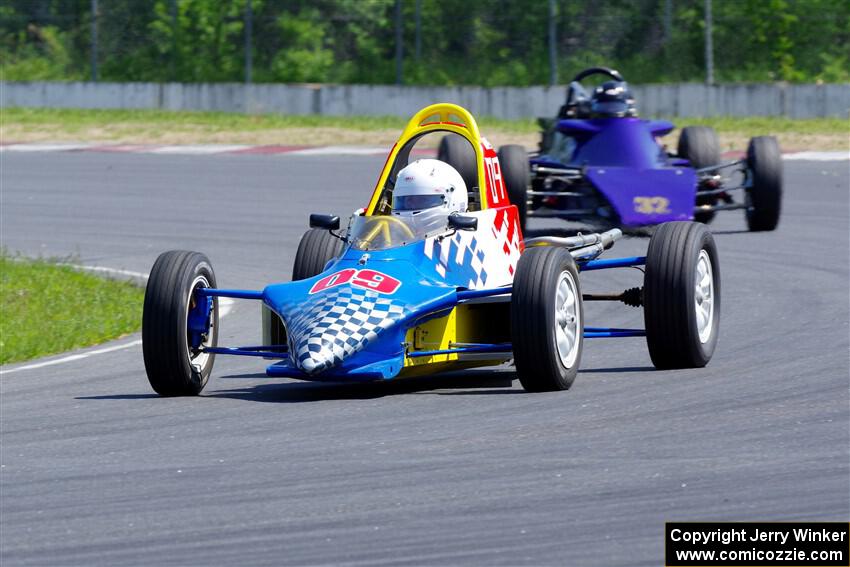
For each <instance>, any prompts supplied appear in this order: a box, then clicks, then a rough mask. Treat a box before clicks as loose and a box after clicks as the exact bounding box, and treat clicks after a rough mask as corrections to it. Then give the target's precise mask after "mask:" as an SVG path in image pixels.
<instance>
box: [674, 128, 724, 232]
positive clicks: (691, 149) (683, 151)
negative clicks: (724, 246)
mask: <svg viewBox="0 0 850 567" xmlns="http://www.w3.org/2000/svg"><path fill="white" fill-rule="evenodd" d="M676 153H677V154H678V155H679V157H682V158H685V159H687V160H688V161H689V162H691V167H693V168H694V169H702V168H703V167H709V166H712V165H717V164H718V163H720V140H719V139H718V138H717V132H715V131H714V128H710V127H708V126H687V127H686V128H683V129H682V134H681V135H680V136H679V144H678V146H677V150H676ZM716 203H717V198H716V197H702V196H700V194H699V191H697V199H696V205H697V206H702V205H714V204H716ZM714 215H715V212H714V211H700V212H697V213H694V220H696V221H697V222H702V223H709V222H711V220H712V219H713V218H714Z"/></svg>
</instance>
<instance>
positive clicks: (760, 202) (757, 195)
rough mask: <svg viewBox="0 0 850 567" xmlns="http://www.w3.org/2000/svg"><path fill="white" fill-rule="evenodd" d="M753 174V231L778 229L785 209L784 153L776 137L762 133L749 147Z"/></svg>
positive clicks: (750, 221) (749, 216)
mask: <svg viewBox="0 0 850 567" xmlns="http://www.w3.org/2000/svg"><path fill="white" fill-rule="evenodd" d="M747 168H748V169H749V174H750V187H749V189H748V190H747V192H748V195H749V201H750V202H749V205H750V206H749V208H748V209H747V226H748V227H749V229H750V230H752V231H761V230H774V229H775V228H776V225H778V224H779V213H780V211H781V208H782V153H781V152H780V150H779V142H777V140H776V138H774V137H773V136H758V137H756V138H752V139H751V140H750V143H749V145H748V146H747Z"/></svg>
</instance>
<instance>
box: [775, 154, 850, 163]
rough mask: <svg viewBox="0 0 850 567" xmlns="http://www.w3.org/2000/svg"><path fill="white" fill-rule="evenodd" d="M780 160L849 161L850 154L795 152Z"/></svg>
mask: <svg viewBox="0 0 850 567" xmlns="http://www.w3.org/2000/svg"><path fill="white" fill-rule="evenodd" d="M782 158H783V159H791V160H806V161H844V160H850V152H796V153H793V154H785V155H784V156H782Z"/></svg>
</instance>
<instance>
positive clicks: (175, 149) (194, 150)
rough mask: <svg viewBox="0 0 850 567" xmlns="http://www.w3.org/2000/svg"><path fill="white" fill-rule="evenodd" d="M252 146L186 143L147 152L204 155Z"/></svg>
mask: <svg viewBox="0 0 850 567" xmlns="http://www.w3.org/2000/svg"><path fill="white" fill-rule="evenodd" d="M250 147H252V146H245V145H224V144H204V145H194V146H192V145H186V146H161V147H158V148H153V149H151V150H150V152H149V153H152V154H185V155H206V154H221V153H226V152H235V151H239V150H246V149H248V148H250Z"/></svg>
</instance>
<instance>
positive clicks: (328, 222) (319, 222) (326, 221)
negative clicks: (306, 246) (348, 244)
mask: <svg viewBox="0 0 850 567" xmlns="http://www.w3.org/2000/svg"><path fill="white" fill-rule="evenodd" d="M310 228H324V229H325V230H338V229H339V217H338V216H336V215H320V214H317V213H313V214H312V215H310Z"/></svg>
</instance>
